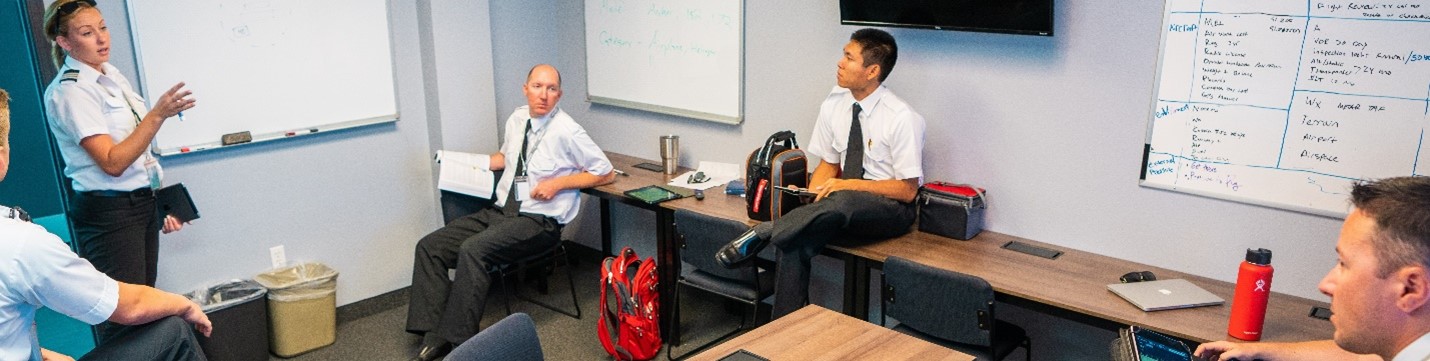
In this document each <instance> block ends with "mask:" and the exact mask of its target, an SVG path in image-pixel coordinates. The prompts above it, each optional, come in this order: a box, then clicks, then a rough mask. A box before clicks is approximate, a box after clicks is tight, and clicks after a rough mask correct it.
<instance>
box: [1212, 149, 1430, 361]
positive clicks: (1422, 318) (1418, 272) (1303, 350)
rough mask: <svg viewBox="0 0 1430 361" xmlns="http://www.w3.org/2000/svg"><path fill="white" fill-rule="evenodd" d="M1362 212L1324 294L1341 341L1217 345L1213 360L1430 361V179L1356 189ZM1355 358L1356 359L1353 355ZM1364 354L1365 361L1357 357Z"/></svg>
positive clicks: (1350, 220)
mask: <svg viewBox="0 0 1430 361" xmlns="http://www.w3.org/2000/svg"><path fill="white" fill-rule="evenodd" d="M1351 203H1352V204H1353V205H1355V209H1354V210H1353V211H1351V214H1350V215H1348V216H1346V221H1345V223H1344V224H1343V225H1342V226H1341V236H1340V239H1339V240H1337V241H1336V253H1337V254H1339V258H1340V259H1339V261H1337V262H1336V266H1335V267H1332V268H1331V271H1330V272H1329V273H1327V274H1326V278H1323V279H1321V287H1320V288H1321V293H1324V294H1326V295H1327V296H1330V297H1331V311H1332V312H1333V313H1334V314H1335V315H1334V316H1331V324H1332V325H1334V326H1335V328H1336V333H1335V335H1334V337H1333V338H1334V339H1333V340H1321V341H1310V342H1300V343H1270V342H1260V343H1233V342H1227V341H1217V342H1210V343H1205V344H1202V345H1201V346H1200V347H1197V352H1196V355H1197V357H1202V358H1205V359H1207V360H1213V361H1218V360H1223V361H1224V360H1233V359H1238V360H1247V361H1250V360H1266V361H1282V360H1380V359H1384V360H1394V361H1426V360H1430V178H1425V177H1401V178H1387V179H1382V180H1379V181H1375V182H1370V183H1361V184H1356V185H1355V187H1354V188H1352V189H1351ZM1347 351H1349V352H1347ZM1357 354H1364V355H1357Z"/></svg>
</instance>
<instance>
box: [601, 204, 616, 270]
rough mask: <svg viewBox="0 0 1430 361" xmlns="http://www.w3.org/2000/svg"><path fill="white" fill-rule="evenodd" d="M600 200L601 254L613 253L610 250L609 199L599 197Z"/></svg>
mask: <svg viewBox="0 0 1430 361" xmlns="http://www.w3.org/2000/svg"><path fill="white" fill-rule="evenodd" d="M600 200H601V255H603V256H607V257H609V256H612V255H615V253H614V251H613V250H611V200H609V199H605V198H600Z"/></svg>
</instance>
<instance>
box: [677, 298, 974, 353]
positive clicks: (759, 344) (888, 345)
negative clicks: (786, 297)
mask: <svg viewBox="0 0 1430 361" xmlns="http://www.w3.org/2000/svg"><path fill="white" fill-rule="evenodd" d="M739 349H745V350H746V351H749V352H751V353H754V354H756V355H759V356H761V357H764V358H767V359H770V361H782V360H973V356H970V355H967V354H964V353H961V352H958V351H954V350H952V349H949V348H946V347H943V346H939V345H935V344H932V343H929V342H928V341H924V340H920V339H918V338H914V337H913V336H909V335H905V334H902V333H898V332H896V331H894V330H890V329H887V328H883V327H880V326H879V325H875V324H872V323H868V322H864V321H862V320H859V319H856V318H853V317H849V316H845V315H844V314H841V313H839V312H835V311H830V310H828V309H825V308H823V307H819V306H815V305H809V306H805V307H804V308H801V309H799V310H798V311H795V312H794V313H791V314H789V315H786V316H784V317H780V318H779V319H776V320H774V321H772V322H770V323H768V324H765V325H764V326H760V327H759V328H756V329H754V330H750V332H746V333H745V334H743V335H740V336H739V337H735V338H733V339H730V340H729V341H725V343H721V344H719V345H715V346H714V347H712V348H710V349H709V350H705V352H701V353H700V354H698V355H695V356H693V357H691V358H690V360H719V359H720V358H721V357H725V356H726V355H729V354H731V353H733V352H735V351H736V350H739Z"/></svg>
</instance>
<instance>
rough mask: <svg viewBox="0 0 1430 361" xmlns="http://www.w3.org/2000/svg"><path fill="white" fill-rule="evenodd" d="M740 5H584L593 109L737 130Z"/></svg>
mask: <svg viewBox="0 0 1430 361" xmlns="http://www.w3.org/2000/svg"><path fill="white" fill-rule="evenodd" d="M743 15H744V2H743V0H586V82H587V83H586V89H587V97H588V98H589V99H590V100H591V102H594V103H601V104H608V105H615V106H621V107H627V108H634V109H641V110H647V111H653V112H658V113H665V114H673V115H679V116H684V117H690V118H696V119H705V120H711V121H716V122H721V123H730V124H738V123H740V121H741V119H742V118H743V113H742V107H741V104H742V102H743V96H742V93H743V81H742V80H743V79H744V70H743V69H744V63H743V62H744V55H743V54H744V45H743V44H744V31H743V29H744V16H743Z"/></svg>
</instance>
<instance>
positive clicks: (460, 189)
mask: <svg viewBox="0 0 1430 361" xmlns="http://www.w3.org/2000/svg"><path fill="white" fill-rule="evenodd" d="M436 159H437V164H438V165H439V166H438V171H437V173H438V174H437V189H441V190H444V191H448V192H457V193H461V194H466V195H469V196H473V197H478V198H482V199H491V197H492V191H493V190H494V189H496V174H495V173H492V171H491V170H490V169H488V168H491V164H492V161H491V156H490V155H487V154H475V153H464V152H455V151H450V150H439V151H437V156H436Z"/></svg>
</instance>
